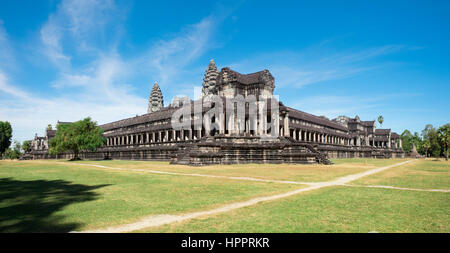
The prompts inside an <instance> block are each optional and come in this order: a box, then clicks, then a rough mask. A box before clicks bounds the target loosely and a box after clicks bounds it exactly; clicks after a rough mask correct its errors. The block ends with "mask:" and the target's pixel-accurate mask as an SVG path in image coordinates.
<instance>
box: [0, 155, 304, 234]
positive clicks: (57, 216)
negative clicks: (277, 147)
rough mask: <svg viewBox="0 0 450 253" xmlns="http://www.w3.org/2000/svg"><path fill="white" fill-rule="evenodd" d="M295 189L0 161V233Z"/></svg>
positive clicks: (95, 224)
mask: <svg viewBox="0 0 450 253" xmlns="http://www.w3.org/2000/svg"><path fill="white" fill-rule="evenodd" d="M301 187H302V186H300V185H288V184H273V183H262V182H247V181H236V180H226V179H214V178H200V177H188V176H186V177H184V176H171V175H154V174H149V173H139V172H124V171H113V170H105V169H97V168H93V167H86V166H85V167H82V166H76V165H60V164H55V163H53V162H48V161H37V162H35V161H31V162H30V161H26V162H8V161H0V232H44V231H45V232H67V231H71V230H82V229H93V228H103V227H107V226H111V225H117V224H124V223H130V222H134V221H137V220H138V219H139V218H141V217H143V216H147V215H152V214H176V213H184V212H190V211H196V210H204V209H209V208H214V207H217V206H220V205H223V204H224V203H230V202H236V201H242V200H246V199H250V198H253V197H255V196H261V195H271V194H275V193H279V192H284V191H288V190H292V189H294V188H295V189H297V188H301Z"/></svg>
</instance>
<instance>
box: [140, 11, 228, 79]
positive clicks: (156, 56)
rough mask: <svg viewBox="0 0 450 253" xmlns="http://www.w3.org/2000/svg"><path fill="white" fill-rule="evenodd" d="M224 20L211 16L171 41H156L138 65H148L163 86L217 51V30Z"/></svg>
mask: <svg viewBox="0 0 450 253" xmlns="http://www.w3.org/2000/svg"><path fill="white" fill-rule="evenodd" d="M219 20H220V19H218V18H217V17H213V16H208V17H206V18H204V19H202V20H201V21H200V22H199V23H196V24H193V25H189V26H187V27H185V28H184V29H183V30H182V31H181V32H180V33H179V34H177V35H176V36H175V37H173V38H171V39H169V40H160V41H158V42H156V43H155V44H154V45H153V46H152V47H151V48H150V49H149V50H148V51H147V53H146V54H145V56H144V57H143V58H140V59H138V60H137V61H138V62H144V64H145V65H146V66H148V69H149V70H150V71H151V73H152V74H154V75H155V76H156V77H157V79H158V81H159V82H161V83H169V82H170V81H171V80H173V79H174V77H175V76H176V75H179V74H180V73H182V71H183V70H184V68H185V67H186V66H187V65H188V64H190V63H192V62H193V61H194V60H196V59H198V58H199V57H200V56H202V55H203V54H204V53H205V52H207V51H208V50H210V49H212V48H214V45H215V43H214V36H213V35H214V30H215V28H216V26H217V25H218V22H219Z"/></svg>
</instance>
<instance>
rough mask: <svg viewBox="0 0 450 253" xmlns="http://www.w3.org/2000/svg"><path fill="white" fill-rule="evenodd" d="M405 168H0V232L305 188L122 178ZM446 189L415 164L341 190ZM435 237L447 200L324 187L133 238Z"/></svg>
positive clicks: (320, 176)
mask: <svg viewBox="0 0 450 253" xmlns="http://www.w3.org/2000/svg"><path fill="white" fill-rule="evenodd" d="M405 160H406V159H387V160H385V159H336V160H333V162H334V163H335V164H334V165H331V166H325V165H289V164H277V165H272V164H243V165H217V166H206V167H189V166H182V165H170V164H169V163H168V162H154V161H151V162H150V161H116V160H114V161H80V162H67V161H62V160H59V161H54V160H37V161H0V232H68V231H73V230H76V231H81V230H87V229H97V228H106V227H110V226H115V225H120V224H128V223H132V222H136V221H138V220H140V219H141V218H142V217H145V216H149V215H157V214H186V213H190V212H196V211H205V210H210V209H214V208H217V207H220V206H223V205H225V204H229V203H234V202H240V201H245V200H248V199H252V198H255V197H257V196H268V195H274V194H278V193H281V192H287V191H291V190H294V189H299V188H302V187H306V186H303V185H296V184H281V183H266V182H255V181H244V180H231V179H223V178H206V177H193V176H183V175H164V174H153V173H145V172H137V171H132V170H129V171H126V170H112V169H106V168H97V167H91V166H85V165H82V164H78V163H90V164H99V165H105V166H110V167H120V168H130V169H138V168H139V169H152V170H160V171H169V172H181V173H200V174H210V175H223V176H242V177H255V178H263V179H273V180H290V181H299V182H302V181H304V182H318V181H329V180H332V179H335V178H337V177H340V176H345V175H349V174H354V173H359V172H362V171H366V170H369V169H373V168H379V167H382V166H386V165H390V164H395V163H399V162H401V161H405ZM351 183H352V184H356V185H388V186H397V187H410V188H422V189H450V187H449V186H450V162H446V161H434V160H417V161H414V162H412V163H408V164H406V165H402V166H397V167H393V168H389V169H387V170H384V171H382V172H379V173H376V174H373V175H370V176H367V177H364V178H361V179H359V180H357V181H353V182H351ZM369 231H378V232H445V233H450V193H443V192H418V191H404V190H396V189H380V188H365V187H347V186H339V187H338V186H334V187H327V188H322V189H318V190H312V191H308V192H304V193H300V194H298V195H294V196H291V197H288V198H283V199H279V200H274V201H268V202H262V203H258V204H256V205H254V206H250V207H245V208H240V209H237V210H233V211H229V212H226V213H222V214H217V215H211V216H205V217H201V218H196V219H192V220H188V221H186V222H181V223H173V224H169V225H164V226H160V227H155V228H148V229H144V230H142V231H139V232H251V233H253V232H362V233H366V232H369Z"/></svg>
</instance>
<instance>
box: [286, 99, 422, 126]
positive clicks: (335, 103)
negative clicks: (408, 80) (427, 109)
mask: <svg viewBox="0 0 450 253" xmlns="http://www.w3.org/2000/svg"><path fill="white" fill-rule="evenodd" d="M421 95H422V94H420V93H397V94H396V93H393V94H382V95H371V96H363V97H361V96H336V95H328V94H323V95H320V96H309V97H308V96H306V97H301V98H298V99H297V100H296V102H292V103H289V102H290V101H287V105H288V106H291V107H294V108H298V109H300V110H302V111H306V112H308V113H312V114H315V115H323V116H326V117H329V118H335V117H337V116H340V115H347V116H352V117H353V116H355V115H357V114H359V115H360V116H361V113H363V116H365V117H371V118H369V119H367V120H372V119H373V117H375V116H377V115H379V114H380V113H382V112H383V111H388V110H390V108H389V104H390V102H392V101H393V100H398V99H405V98H413V97H419V96H421ZM397 109H401V108H397Z"/></svg>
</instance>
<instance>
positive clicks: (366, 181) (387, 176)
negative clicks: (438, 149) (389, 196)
mask: <svg viewBox="0 0 450 253" xmlns="http://www.w3.org/2000/svg"><path fill="white" fill-rule="evenodd" d="M352 184H360V185H389V186H397V187H407V188H419V189H446V190H449V189H450V161H445V160H433V159H426V160H417V161H414V162H412V163H408V164H405V165H402V166H399V167H395V168H393V169H389V170H385V171H383V172H380V173H377V174H374V175H371V176H368V177H364V178H361V179H359V180H357V181H353V182H352Z"/></svg>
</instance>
